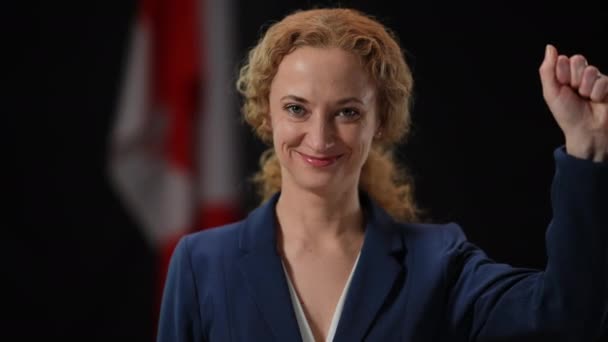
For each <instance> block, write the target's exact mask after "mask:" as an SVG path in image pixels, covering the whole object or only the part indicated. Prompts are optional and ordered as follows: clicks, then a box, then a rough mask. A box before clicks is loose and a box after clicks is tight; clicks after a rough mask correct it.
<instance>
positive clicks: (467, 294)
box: [157, 147, 608, 342]
mask: <svg viewBox="0 0 608 342" xmlns="http://www.w3.org/2000/svg"><path fill="white" fill-rule="evenodd" d="M554 157H555V161H556V173H555V177H554V180H553V183H552V189H551V203H552V206H553V219H552V221H551V223H550V225H549V227H548V230H547V234H546V247H547V256H548V263H547V267H546V269H545V270H533V269H525V268H515V267H511V266H509V265H506V264H501V263H497V262H495V261H493V260H491V259H490V258H489V257H488V256H487V255H486V254H484V252H483V251H482V250H481V249H479V248H478V247H476V246H475V245H473V244H472V243H470V242H469V241H467V239H466V237H465V235H464V233H463V231H462V229H461V228H460V227H459V226H458V225H457V224H454V223H449V224H434V225H431V224H409V223H401V222H396V221H394V220H393V219H392V218H391V217H390V216H389V215H388V214H387V213H386V212H385V211H384V210H383V209H382V208H380V207H379V206H378V205H377V204H376V203H375V202H374V201H373V200H372V199H371V198H369V197H368V196H367V195H366V194H365V193H361V195H360V197H361V204H362V208H363V210H364V213H365V220H366V227H365V237H364V243H363V247H362V250H361V255H360V259H359V263H358V265H357V267H356V269H355V273H354V275H353V279H352V283H351V287H350V290H349V291H348V293H347V297H346V301H345V304H344V309H343V313H342V316H341V318H340V321H339V324H338V328H337V331H336V335H335V339H334V341H363V340H365V341H442V340H445V341H527V340H534V341H539V340H543V341H544V340H551V341H558V340H572V341H587V340H593V339H594V338H597V337H598V336H599V335H600V334H601V333H602V331H603V329H605V326H606V317H607V307H608V281H607V278H608V277H607V274H608V248H607V245H608V163H593V162H591V161H587V160H581V159H577V158H574V157H572V156H569V155H567V154H566V153H565V151H564V149H563V147H561V148H559V149H556V151H555V153H554ZM279 195H280V194H278V193H277V194H276V195H275V196H274V197H272V198H271V199H270V200H269V201H267V202H266V203H265V204H263V205H262V206H260V207H259V208H257V209H255V210H253V211H252V212H251V213H250V214H249V215H248V217H247V218H245V219H244V220H242V221H240V222H236V223H233V224H229V225H226V226H222V227H218V228H214V229H210V230H205V231H201V232H197V233H193V234H190V235H188V236H185V237H184V238H182V239H181V240H180V242H179V244H178V246H177V247H176V249H175V252H174V254H173V257H172V260H171V264H170V268H169V273H168V276H167V279H166V286H165V290H164V295H163V300H162V308H161V316H160V322H159V326H158V335H157V339H158V341H172V342H186V341H300V340H301V337H300V332H299V329H298V324H297V321H296V317H295V315H294V311H293V307H292V303H291V298H290V295H289V290H288V285H287V282H286V279H285V275H284V271H283V268H282V265H281V259H280V257H279V255H278V254H277V249H276V241H275V240H276V226H275V211H274V208H275V203H276V201H277V199H278V197H279ZM541 338H542V339H541Z"/></svg>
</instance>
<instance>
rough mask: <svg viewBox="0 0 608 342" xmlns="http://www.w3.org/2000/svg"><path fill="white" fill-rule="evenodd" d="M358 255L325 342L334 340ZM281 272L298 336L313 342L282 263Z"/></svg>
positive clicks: (296, 295) (298, 301)
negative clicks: (294, 315)
mask: <svg viewBox="0 0 608 342" xmlns="http://www.w3.org/2000/svg"><path fill="white" fill-rule="evenodd" d="M360 255H361V252H359V255H357V259H356V260H355V264H354V265H353V269H352V270H351V271H350V275H349V276H348V280H347V281H346V285H344V289H343V290H342V295H340V299H339V300H338V304H337V305H336V309H335V310H334V315H333V317H332V319H331V324H330V325H329V332H328V333H327V338H326V339H325V342H331V341H332V340H333V339H334V335H335V334H336V329H337V328H338V322H339V321H340V316H341V315H342V307H343V306H344V301H345V300H346V294H347V293H348V288H349V287H350V282H351V279H352V278H353V274H354V273H355V269H356V268H357V263H358V262H359V256H360ZM283 271H284V272H285V278H287V285H288V286H289V294H290V295H291V303H292V304H293V310H294V312H295V314H296V319H297V320H298V326H299V327H300V335H301V336H302V342H315V338H314V336H313V334H312V330H311V329H310V325H308V320H307V319H306V315H305V314H304V310H303V309H302V304H301V303H300V299H299V298H298V294H297V293H296V290H295V289H294V287H293V284H292V283H291V279H290V278H289V274H287V269H285V264H284V263H283Z"/></svg>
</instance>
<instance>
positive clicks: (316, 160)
mask: <svg viewBox="0 0 608 342" xmlns="http://www.w3.org/2000/svg"><path fill="white" fill-rule="evenodd" d="M298 154H299V155H301V156H302V159H304V161H305V162H307V163H308V164H310V165H312V166H314V167H327V166H329V165H332V164H334V163H335V162H336V161H337V160H338V159H339V158H340V157H342V155H341V154H339V155H335V156H322V157H317V156H314V157H313V156H309V155H307V154H304V153H300V152H298Z"/></svg>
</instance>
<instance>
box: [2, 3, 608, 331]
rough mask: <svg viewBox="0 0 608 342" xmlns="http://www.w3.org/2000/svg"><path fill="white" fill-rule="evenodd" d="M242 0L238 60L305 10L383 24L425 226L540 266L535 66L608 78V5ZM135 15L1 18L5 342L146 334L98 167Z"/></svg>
mask: <svg viewBox="0 0 608 342" xmlns="http://www.w3.org/2000/svg"><path fill="white" fill-rule="evenodd" d="M236 3H237V4H236V10H237V11H236V17H235V18H232V19H233V20H234V23H235V25H237V26H236V32H237V33H238V36H237V37H238V41H237V42H236V43H237V46H238V48H239V51H238V55H237V56H238V58H239V59H242V58H243V57H244V56H245V53H246V49H247V48H249V47H251V46H252V45H253V44H254V42H255V41H256V40H257V38H258V34H259V33H260V32H261V31H260V30H261V27H262V26H263V25H265V24H268V23H269V22H270V21H272V20H278V19H280V18H281V17H282V16H283V15H285V14H286V13H288V12H290V11H292V10H294V9H297V8H309V7H310V6H311V5H321V6H325V5H337V4H340V5H341V6H342V7H355V8H358V9H361V10H364V11H366V12H368V13H370V14H373V15H375V16H376V17H377V18H378V19H379V20H381V21H382V22H384V23H385V24H386V25H388V26H389V27H391V28H392V29H393V30H394V31H395V32H396V33H397V34H398V36H399V38H400V40H401V43H402V45H403V46H404V48H405V49H406V50H407V54H408V58H409V62H410V63H411V66H412V68H413V72H414V78H415V81H416V84H415V86H416V89H415V91H416V94H415V100H414V101H415V102H414V107H413V124H414V126H413V133H412V135H411V137H410V139H409V140H408V142H407V144H404V145H403V146H401V148H400V149H399V156H400V158H401V160H402V161H403V162H405V163H406V165H407V166H408V167H409V169H410V170H411V172H412V173H413V176H414V177H415V180H416V195H417V199H418V201H419V203H420V205H421V206H422V207H423V208H425V209H427V210H428V211H429V213H430V214H431V216H432V218H433V220H434V221H438V222H445V221H456V222H458V223H460V224H461V225H462V227H463V229H464V230H465V232H466V233H467V235H468V236H469V238H470V239H471V240H472V241H473V242H475V243H476V244H478V245H480V246H481V247H482V248H483V249H484V250H485V251H486V252H487V253H488V254H489V255H490V256H491V257H493V258H494V259H495V260H498V261H501V262H508V263H511V264H513V265H516V266H528V267H543V266H544V263H545V249H544V248H545V247H544V234H545V228H546V226H547V224H548V223H549V220H550V218H551V208H550V203H549V189H550V183H551V179H552V176H553V171H554V165H553V155H552V153H553V150H554V149H555V148H557V147H558V146H560V145H561V144H563V137H562V135H561V132H560V130H559V128H558V127H557V125H556V124H555V122H554V120H553V118H552V116H551V114H550V112H549V111H548V109H547V108H546V106H545V104H544V101H543V98H542V94H541V86H540V80H539V77H538V67H539V66H540V63H541V61H542V58H543V53H544V47H545V44H546V43H552V44H555V45H556V46H557V48H558V49H559V51H560V52H561V53H564V54H567V55H571V54H574V53H582V54H584V55H585V56H586V57H587V59H588V60H589V62H590V63H591V64H595V65H596V66H598V67H599V68H600V69H601V70H603V71H604V73H606V72H608V44H607V42H608V40H607V39H606V37H607V36H608V24H607V23H608V20H606V18H608V11H606V6H605V4H604V5H600V2H599V1H598V2H570V3H569V4H564V5H558V4H557V3H555V2H552V1H551V2H550V1H540V2H532V1H528V2H527V3H515V2H511V1H508V2H507V1H497V2H486V3H464V2H439V1H418V2H413V1H379V0H376V1H340V2H336V1H319V2H310V1H264V2H259V1H245V0H240V1H236ZM601 6H603V7H601ZM135 10H136V4H135V2H134V1H133V0H130V1H103V2H102V1H83V2H81V3H80V4H69V5H68V4H57V3H52V4H45V5H40V4H32V5H31V6H30V8H27V9H25V12H21V13H20V14H19V15H15V16H13V17H10V18H7V19H8V20H7V21H5V24H6V23H8V26H7V30H5V32H6V33H8V36H9V41H10V43H11V45H10V46H9V48H7V49H6V52H5V56H8V57H9V59H11V57H12V59H14V60H11V61H10V62H9V63H8V64H7V66H6V70H5V71H6V73H5V75H8V78H6V79H5V80H6V82H5V85H8V87H9V88H10V89H9V90H8V94H9V98H8V104H9V105H8V106H7V107H5V108H7V112H6V113H4V115H5V117H7V118H8V120H7V121H5V124H4V125H2V127H3V131H4V134H3V140H5V142H4V143H3V147H4V149H5V151H6V153H5V155H7V156H9V159H8V162H7V163H6V164H5V167H4V171H8V175H7V176H6V178H5V182H6V184H5V186H4V189H5V192H4V194H5V196H3V197H4V198H5V200H6V201H7V202H8V203H10V204H9V206H8V210H7V211H6V216H5V217H6V218H7V219H6V220H5V222H6V226H4V225H3V226H4V227H3V231H5V232H6V233H7V234H6V236H8V237H9V238H8V239H7V240H3V241H4V242H3V245H4V248H2V250H3V252H2V254H3V258H2V263H3V265H4V269H5V270H8V273H7V276H6V278H5V279H7V280H8V289H7V287H4V288H5V290H4V293H5V295H6V302H7V303H8V304H10V305H8V306H4V307H5V308H8V312H9V315H8V317H9V320H8V322H6V321H5V323H7V325H6V326H7V327H8V328H9V329H8V330H4V331H5V332H6V333H7V334H8V336H9V339H8V340H19V339H21V338H24V337H26V336H47V337H51V336H57V337H68V338H79V339H81V340H83V341H97V340H103V341H108V340H112V339H114V338H118V337H129V339H130V340H133V341H148V340H151V339H152V338H153V332H154V329H155V327H154V315H153V313H154V311H155V309H154V305H155V303H154V302H153V300H152V298H153V293H154V292H153V291H154V288H153V286H154V284H155V281H156V279H155V251H154V250H152V249H150V248H149V247H148V246H147V245H146V244H145V242H144V240H143V236H142V234H141V233H140V228H139V227H138V226H137V225H136V224H135V222H134V221H133V220H132V219H131V218H130V216H129V213H127V212H126V210H125V209H124V208H123V207H121V205H120V202H119V201H118V197H117V195H116V193H114V192H113V190H112V189H111V188H110V186H109V182H108V179H107V173H106V171H107V166H106V162H107V141H108V140H107V139H108V134H109V130H110V127H111V125H112V123H113V119H114V108H115V106H116V99H117V92H118V87H119V85H120V84H119V83H120V80H121V77H122V71H123V64H122V62H123V59H124V58H125V53H126V47H127V45H126V44H127V39H128V30H129V25H130V23H131V20H133V15H134V13H135ZM22 14H23V15H22ZM12 43H15V44H14V45H12ZM236 63H237V61H235V65H236ZM3 83H4V82H3ZM5 94H6V93H5ZM242 134H243V136H244V137H245V139H244V144H243V146H242V148H243V151H244V152H246V153H244V154H243V155H245V156H248V157H247V159H245V169H244V170H243V173H242V174H243V177H245V176H248V175H250V174H251V173H252V172H253V171H254V170H255V168H256V167H257V157H258V156H259V153H260V152H261V151H262V148H263V146H262V145H261V144H260V143H259V142H257V141H256V140H255V139H254V138H253V137H252V136H251V134H250V133H249V130H248V129H247V128H245V127H243V129H242ZM252 198H253V196H252V194H245V196H244V197H243V203H242V205H243V208H245V209H250V208H252V206H253V205H254V202H253V199H252ZM18 337H21V338H18Z"/></svg>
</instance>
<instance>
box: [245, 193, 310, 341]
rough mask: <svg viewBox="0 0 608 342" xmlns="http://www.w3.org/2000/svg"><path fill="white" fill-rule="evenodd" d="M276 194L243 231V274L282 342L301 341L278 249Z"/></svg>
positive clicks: (254, 297) (277, 337) (247, 222)
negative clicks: (275, 210)
mask: <svg viewBox="0 0 608 342" xmlns="http://www.w3.org/2000/svg"><path fill="white" fill-rule="evenodd" d="M278 195H279V194H278V193H277V194H275V195H274V196H273V197H272V198H271V199H270V200H268V201H267V203H266V204H264V205H263V206H261V207H260V208H257V209H256V210H254V211H253V212H252V213H251V214H250V215H249V217H248V218H247V220H246V227H245V229H243V230H241V236H240V240H239V245H240V248H241V250H242V251H243V252H244V254H243V255H242V257H241V259H240V268H241V272H242V273H243V275H244V278H245V280H246V282H247V284H246V285H247V287H248V289H249V290H250V293H251V296H252V297H253V300H254V301H255V303H256V304H257V306H258V308H259V310H260V313H261V314H262V317H263V318H264V320H265V321H266V323H267V324H268V326H269V328H270V330H271V331H272V333H273V334H274V337H275V339H276V340H278V341H301V340H302V338H301V336H300V330H299V327H298V323H297V320H296V317H295V314H294V311H293V305H292V303H291V297H290V294H289V288H288V285H287V280H286V278H285V273H284V271H283V266H282V264H281V258H280V256H279V255H278V253H277V250H276V224H275V214H274V207H275V204H276V201H277V199H278Z"/></svg>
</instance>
